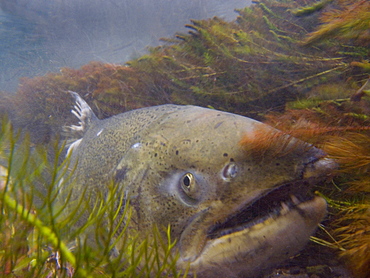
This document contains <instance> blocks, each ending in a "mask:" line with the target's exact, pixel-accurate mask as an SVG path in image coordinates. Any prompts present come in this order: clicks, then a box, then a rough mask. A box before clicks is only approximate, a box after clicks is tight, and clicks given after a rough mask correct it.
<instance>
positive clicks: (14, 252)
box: [0, 122, 186, 277]
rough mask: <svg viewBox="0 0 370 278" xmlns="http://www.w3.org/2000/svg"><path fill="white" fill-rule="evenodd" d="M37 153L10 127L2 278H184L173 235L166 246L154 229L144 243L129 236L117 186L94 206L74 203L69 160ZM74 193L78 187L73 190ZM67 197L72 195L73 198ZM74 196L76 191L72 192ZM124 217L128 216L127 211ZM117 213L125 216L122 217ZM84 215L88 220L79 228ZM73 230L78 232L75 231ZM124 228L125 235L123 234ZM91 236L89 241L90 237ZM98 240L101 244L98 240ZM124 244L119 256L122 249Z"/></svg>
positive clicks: (4, 162)
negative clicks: (68, 170)
mask: <svg viewBox="0 0 370 278" xmlns="http://www.w3.org/2000/svg"><path fill="white" fill-rule="evenodd" d="M54 148H56V150H55V157H54V158H53V159H50V156H48V155H47V149H46V148H41V147H40V146H39V147H37V148H32V147H30V145H29V139H27V138H24V139H22V140H21V139H20V138H19V137H18V136H17V135H15V133H14V131H13V129H12V127H11V125H10V124H7V123H5V122H4V123H3V125H2V130H1V133H0V165H1V167H0V173H1V176H0V208H1V211H2V214H1V217H0V229H1V231H2V233H1V235H0V265H1V268H0V275H1V276H5V277H20V276H21V277H72V276H78V277H95V276H99V277H102V276H106V277H112V276H124V277H148V276H149V275H151V276H152V277H168V276H170V277H185V276H186V271H185V272H184V273H181V272H179V271H178V270H177V269H176V267H175V264H176V260H177V255H176V254H173V252H172V248H173V246H174V244H175V243H174V242H173V241H171V239H170V234H169V233H170V227H168V229H167V231H165V233H166V234H167V236H168V237H167V240H168V241H167V242H166V241H165V240H163V239H162V237H161V236H160V235H159V234H160V232H159V230H158V228H155V227H154V228H153V231H152V234H151V236H150V237H148V238H147V239H144V240H138V238H137V237H136V235H135V233H134V232H132V231H130V233H128V231H127V230H126V227H127V225H124V226H122V222H124V223H125V224H127V223H128V222H129V221H130V209H129V206H128V205H125V204H123V203H122V201H123V199H122V198H123V197H122V198H121V199H120V198H118V199H117V196H124V194H119V192H117V188H116V187H114V186H112V187H111V190H110V192H109V194H108V196H106V197H105V198H101V199H99V201H97V202H96V203H95V204H93V206H91V204H89V200H90V199H89V197H88V196H86V195H84V194H83V196H81V197H80V198H78V199H77V200H71V197H70V196H71V195H70V193H68V192H69V191H68V190H70V189H63V190H62V188H64V187H65V183H66V182H67V180H68V175H66V170H67V167H70V165H69V162H68V161H69V160H68V159H67V160H65V161H64V162H63V163H62V164H60V163H59V157H58V156H60V155H61V154H62V152H61V151H60V148H59V147H58V145H55V146H54ZM72 187H73V186H72ZM66 190H67V191H66ZM71 190H72V189H71ZM123 209H124V210H123ZM118 210H119V211H120V212H121V213H122V216H118V213H117V212H118ZM83 215H87V216H88V217H87V219H86V220H85V221H83V222H81V223H82V224H81V225H77V226H76V225H75V224H76V221H78V219H79V218H81V217H82V216H83ZM72 227H73V228H72ZM118 227H120V228H118ZM87 234H89V235H90V236H87ZM91 238H93V239H94V240H91ZM117 242H119V246H120V249H119V250H120V252H117V250H116V249H115V246H116V244H117Z"/></svg>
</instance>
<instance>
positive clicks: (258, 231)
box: [69, 93, 336, 277]
mask: <svg viewBox="0 0 370 278" xmlns="http://www.w3.org/2000/svg"><path fill="white" fill-rule="evenodd" d="M72 94H73V95H74V97H75V98H76V106H75V110H74V113H75V115H76V116H78V118H79V119H80V125H79V126H72V127H71V128H70V130H71V131H72V132H75V133H79V134H80V135H81V136H80V137H79V139H78V140H76V141H75V142H74V143H73V144H72V145H71V147H70V148H69V152H71V153H72V155H71V156H72V160H73V161H77V166H76V169H75V171H74V174H73V175H74V179H75V180H76V186H77V187H80V188H84V189H86V190H87V191H90V192H96V191H99V192H103V193H104V192H105V191H106V190H108V186H107V184H108V183H109V182H110V181H112V180H113V181H114V182H115V183H116V184H117V185H118V186H119V187H121V188H123V189H124V192H126V193H127V196H128V197H127V198H129V199H130V204H131V206H132V208H133V215H132V219H131V221H130V223H131V224H130V225H131V226H130V227H131V228H132V229H135V230H138V231H150V230H151V227H152V226H153V225H160V226H165V227H167V226H170V228H171V237H172V238H173V239H174V240H176V242H177V244H176V250H177V251H178V252H179V254H180V257H179V260H178V262H177V265H178V267H179V268H186V267H187V266H190V270H191V271H192V272H196V273H197V277H216V276H215V275H217V277H218V276H220V275H221V276H224V277H226V276H227V277H253V276H257V275H259V274H260V273H262V272H263V271H266V270H267V269H269V268H271V267H273V266H275V265H276V264H277V263H279V262H281V261H283V260H285V259H287V258H289V257H290V256H292V255H294V254H295V253H297V252H298V251H299V250H300V249H302V247H303V246H304V245H305V244H306V243H307V241H308V239H309V237H310V235H312V233H313V232H314V231H315V229H316V227H317V225H318V223H320V221H321V220H322V219H323V217H324V216H325V214H326V202H325V200H324V199H323V198H321V197H319V196H315V195H313V194H312V193H311V192H310V191H311V187H312V185H314V184H315V183H317V182H320V181H321V180H322V179H323V178H326V177H327V176H328V175H329V174H330V172H331V171H332V170H333V169H334V168H335V167H336V164H335V162H333V161H332V160H330V159H328V158H327V157H326V154H325V153H324V152H323V151H321V150H320V149H317V148H315V147H313V146H312V145H310V144H307V143H305V142H302V141H300V140H298V139H295V138H293V137H291V136H289V135H287V134H284V133H282V132H280V131H278V130H276V129H274V128H272V127H270V126H268V125H266V124H263V123H261V122H258V121H255V120H253V119H250V118H246V117H242V116H239V115H235V114H231V113H226V112H221V111H217V110H213V109H207V108H202V107H196V106H178V105H162V106H155V107H149V108H142V109H138V110H133V111H130V112H126V113H123V114H119V115H116V116H113V117H111V118H108V119H105V120H98V119H97V118H96V117H95V116H94V114H93V112H92V111H91V109H90V108H89V107H88V105H87V104H86V103H85V102H84V101H83V100H82V99H81V98H80V97H79V96H78V95H77V94H76V93H72Z"/></svg>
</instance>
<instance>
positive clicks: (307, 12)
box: [292, 0, 334, 16]
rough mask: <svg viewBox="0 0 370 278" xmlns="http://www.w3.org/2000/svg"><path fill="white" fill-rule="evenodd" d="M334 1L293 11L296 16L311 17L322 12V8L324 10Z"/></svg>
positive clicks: (320, 2)
mask: <svg viewBox="0 0 370 278" xmlns="http://www.w3.org/2000/svg"><path fill="white" fill-rule="evenodd" d="M333 1H334V0H321V1H317V2H315V3H314V4H313V5H311V6H305V7H302V8H299V9H297V10H293V11H292V13H293V14H294V15H296V16H306V15H310V14H312V13H314V12H317V11H320V10H321V9H322V8H324V7H325V6H327V5H328V4H330V3H331V2H333Z"/></svg>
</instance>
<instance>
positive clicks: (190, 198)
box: [179, 172, 202, 206]
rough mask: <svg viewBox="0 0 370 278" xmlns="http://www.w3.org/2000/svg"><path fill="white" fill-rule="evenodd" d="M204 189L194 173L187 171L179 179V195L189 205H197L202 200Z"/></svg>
mask: <svg viewBox="0 0 370 278" xmlns="http://www.w3.org/2000/svg"><path fill="white" fill-rule="evenodd" d="M201 194H202V191H201V188H200V187H199V184H198V182H197V179H196V177H195V175H194V174H192V173H189V172H188V173H185V174H184V175H182V176H181V178H180V179H179V196H180V197H181V200H182V201H183V202H184V203H185V204H187V205H191V206H192V205H196V204H197V203H198V202H199V201H200V199H199V198H200V197H201Z"/></svg>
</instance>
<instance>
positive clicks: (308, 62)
mask: <svg viewBox="0 0 370 278" xmlns="http://www.w3.org/2000/svg"><path fill="white" fill-rule="evenodd" d="M306 4H307V1H303V0H299V1H276V0H269V1H267V0H262V1H258V2H256V3H255V4H253V5H252V6H250V7H246V8H244V9H240V10H238V11H237V13H238V17H237V19H236V21H234V22H226V21H224V20H222V19H219V18H212V19H206V20H193V21H192V22H191V24H188V25H187V27H188V29H189V33H188V34H177V35H176V38H172V39H163V41H164V42H166V43H167V44H166V45H163V46H160V47H156V48H152V49H150V53H149V54H147V55H144V56H142V57H139V58H137V59H134V60H132V61H130V62H128V63H127V65H125V66H124V65H114V64H103V63H96V62H92V63H90V64H88V65H85V66H83V67H81V68H80V69H68V68H63V69H61V71H60V73H50V74H47V75H46V76H43V77H35V78H32V79H27V78H24V79H23V80H22V81H21V84H20V86H19V89H18V91H17V92H16V94H14V95H13V96H11V97H10V99H6V100H0V106H2V105H1V103H2V102H5V103H12V108H9V109H8V106H7V105H6V104H5V105H4V110H6V111H7V112H8V114H9V117H10V118H11V120H12V122H13V123H14V124H15V125H16V126H19V127H21V128H24V129H27V130H28V131H29V132H30V133H31V138H32V141H33V142H35V143H42V142H44V143H45V142H48V141H49V140H50V138H53V136H55V135H56V134H60V132H61V127H62V126H63V125H65V124H66V123H69V122H70V121H71V120H72V118H70V117H71V116H70V113H69V110H70V109H69V107H67V104H66V103H68V101H67V98H68V97H69V96H68V94H67V93H66V91H68V90H72V91H76V92H79V93H80V95H81V96H82V97H83V98H84V99H85V100H86V101H87V102H88V103H89V105H90V106H91V107H92V108H93V109H94V112H95V113H96V114H97V115H98V117H99V118H106V117H109V116H112V115H114V114H118V113H121V112H125V111H127V110H131V109H135V108H139V107H143V106H151V105H158V104H164V103H177V104H195V105H200V106H205V107H207V106H209V107H214V108H217V109H219V110H224V111H230V112H234V113H238V114H242V115H245V116H251V117H254V118H259V119H261V118H262V117H263V115H264V114H265V112H266V111H270V110H275V111H282V110H284V107H285V103H286V102H287V101H292V100H294V99H296V98H302V97H304V96H305V95H306V93H307V92H308V91H309V90H310V89H312V88H314V87H315V86H317V85H325V84H333V83H341V82H343V80H346V79H348V78H350V79H351V80H352V82H358V81H359V80H361V79H362V78H363V76H364V75H363V71H362V69H363V68H361V67H360V66H355V65H359V63H360V64H361V65H365V64H366V60H367V59H368V51H367V50H366V48H364V46H361V45H360V46H356V47H355V48H353V47H352V46H351V45H349V44H343V43H342V42H339V41H336V40H332V41H330V43H326V44H323V45H320V46H319V47H318V46H317V45H313V46H302V45H301V44H300V43H299V42H300V41H302V40H304V38H305V36H306V35H307V34H308V33H310V32H313V31H314V28H315V26H317V25H318V24H319V20H318V18H319V15H321V14H322V13H324V12H327V11H328V9H330V8H331V6H330V5H324V6H323V8H322V9H321V10H320V11H319V12H317V13H314V14H313V15H310V16H299V17H298V16H296V15H295V13H294V11H295V10H296V9H297V8H300V7H302V6H305V5H306ZM349 50H350V51H349ZM344 53H345V54H344Z"/></svg>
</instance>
